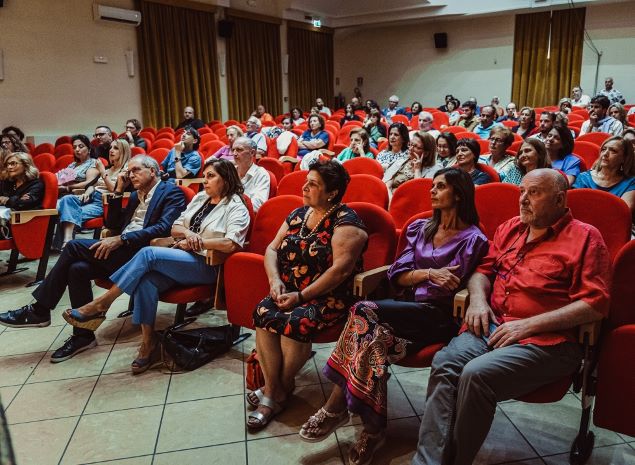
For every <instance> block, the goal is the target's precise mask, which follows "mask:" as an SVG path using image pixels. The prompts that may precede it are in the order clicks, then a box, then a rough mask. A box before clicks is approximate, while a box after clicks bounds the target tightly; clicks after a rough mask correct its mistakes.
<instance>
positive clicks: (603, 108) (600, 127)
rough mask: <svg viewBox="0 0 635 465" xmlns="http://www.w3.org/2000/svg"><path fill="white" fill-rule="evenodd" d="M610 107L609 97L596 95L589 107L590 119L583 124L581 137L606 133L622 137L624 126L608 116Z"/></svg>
mask: <svg viewBox="0 0 635 465" xmlns="http://www.w3.org/2000/svg"><path fill="white" fill-rule="evenodd" d="M610 106H611V103H610V102H609V98H608V97H607V96H605V95H596V96H595V97H593V98H592V99H591V104H590V105H589V119H588V120H586V121H585V122H584V123H582V127H580V135H582V134H588V133H589V132H605V133H607V134H611V135H612V136H621V135H622V131H624V125H623V124H622V122H621V121H618V120H616V119H615V118H613V117H612V116H609V115H608V111H609V107H610Z"/></svg>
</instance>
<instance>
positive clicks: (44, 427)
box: [10, 417, 78, 465]
mask: <svg viewBox="0 0 635 465" xmlns="http://www.w3.org/2000/svg"><path fill="white" fill-rule="evenodd" d="M77 421H78V419H77V417H73V418H59V419H57V420H46V421H35V422H31V423H22V424H19V425H11V427H10V434H11V440H12V441H13V448H14V449H15V455H16V462H17V463H18V464H19V465H57V463H58V462H59V460H60V458H61V456H62V453H63V452H64V448H65V447H66V444H67V443H68V440H69V439H70V437H71V434H72V433H73V428H75V425H76V424H77Z"/></svg>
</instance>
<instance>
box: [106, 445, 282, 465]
mask: <svg viewBox="0 0 635 465" xmlns="http://www.w3.org/2000/svg"><path fill="white" fill-rule="evenodd" d="M246 461H247V454H246V451H245V443H244V442H242V441H241V442H237V443H234V444H223V445H221V446H213V447H202V448H199V449H190V450H184V451H179V452H167V453H164V454H157V455H155V456H154V465H175V464H178V465H201V464H205V465H245V464H246ZM252 463H260V462H252ZM278 463H280V462H278ZM113 465H114V464H113Z"/></svg>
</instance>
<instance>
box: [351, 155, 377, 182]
mask: <svg viewBox="0 0 635 465" xmlns="http://www.w3.org/2000/svg"><path fill="white" fill-rule="evenodd" d="M342 166H344V168H345V169H346V171H347V172H348V174H350V175H351V176H352V175H353V174H370V175H372V176H375V177H376V178H379V179H383V177H384V169H383V168H382V167H381V165H380V164H379V162H378V161H376V160H374V159H372V158H367V157H356V158H351V159H350V160H346V161H345V162H343V163H342Z"/></svg>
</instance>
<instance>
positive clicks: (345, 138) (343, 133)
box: [336, 121, 359, 147]
mask: <svg viewBox="0 0 635 465" xmlns="http://www.w3.org/2000/svg"><path fill="white" fill-rule="evenodd" d="M349 122H352V121H349ZM354 129H359V126H355V125H352V124H348V123H347V124H345V125H344V126H343V127H342V129H340V133H339V134H338V136H337V141H336V143H337V144H342V145H344V146H346V147H348V146H349V145H350V143H351V131H352V130H354Z"/></svg>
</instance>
